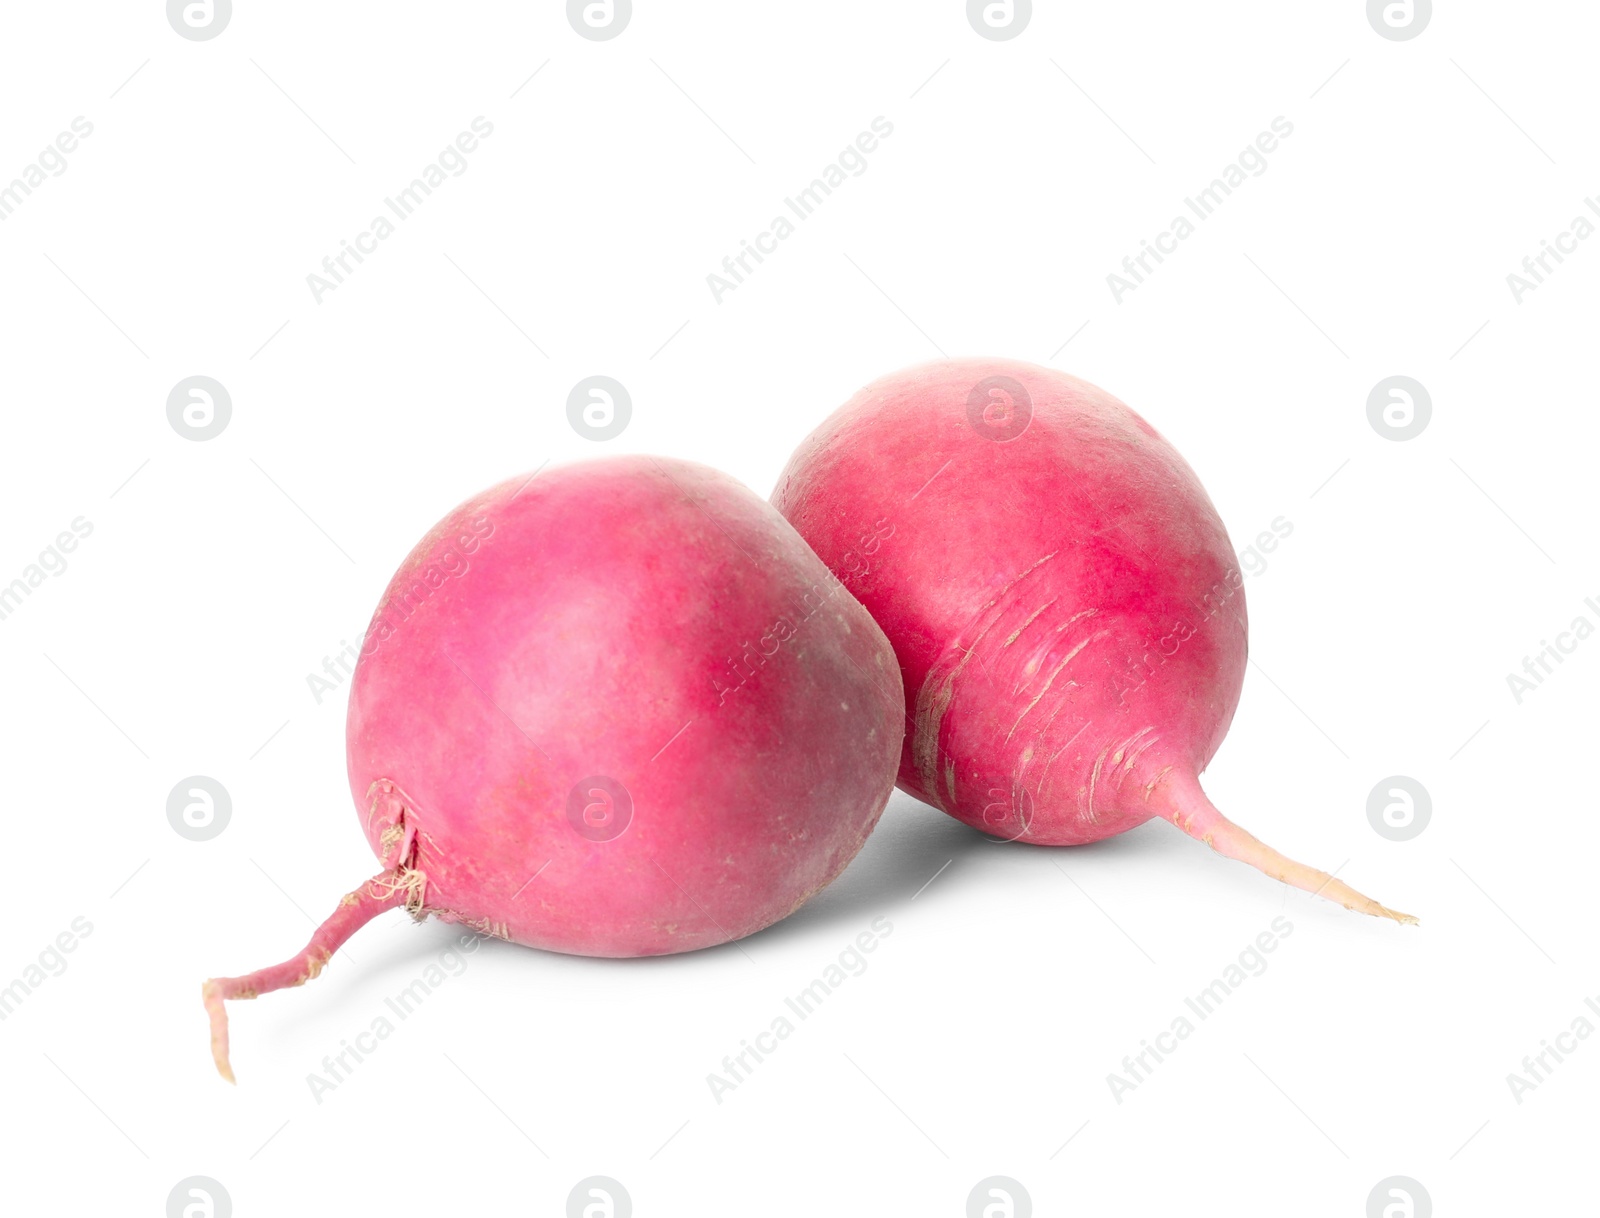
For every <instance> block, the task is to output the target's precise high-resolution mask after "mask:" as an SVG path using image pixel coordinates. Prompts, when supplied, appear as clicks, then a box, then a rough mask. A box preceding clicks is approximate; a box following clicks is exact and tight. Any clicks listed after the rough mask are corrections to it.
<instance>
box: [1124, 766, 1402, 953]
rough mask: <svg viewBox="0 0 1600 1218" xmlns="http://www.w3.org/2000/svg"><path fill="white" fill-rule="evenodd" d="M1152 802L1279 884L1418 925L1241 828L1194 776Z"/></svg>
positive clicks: (1176, 779)
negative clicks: (1287, 855)
mask: <svg viewBox="0 0 1600 1218" xmlns="http://www.w3.org/2000/svg"><path fill="white" fill-rule="evenodd" d="M1151 802H1152V803H1154V804H1158V805H1159V806H1160V807H1161V810H1162V815H1163V816H1165V817H1166V819H1168V820H1170V821H1171V822H1172V823H1173V824H1175V825H1177V826H1178V828H1180V829H1182V830H1183V831H1184V832H1185V833H1187V834H1188V835H1189V836H1190V837H1193V838H1196V839H1198V840H1199V841H1202V842H1204V843H1205V844H1206V845H1208V846H1210V847H1211V848H1212V849H1213V850H1215V851H1216V852H1217V853H1218V854H1220V855H1222V856H1223V857H1224V858H1230V859H1236V860H1238V861H1239V862H1241V863H1248V864H1249V865H1250V866H1252V867H1254V868H1255V869H1256V870H1257V871H1261V872H1265V873H1266V874H1267V875H1270V876H1271V877H1272V878H1273V879H1275V880H1280V881H1282V882H1283V883H1285V884H1288V885H1291V886H1292V887H1295V888H1299V889H1302V890H1304V891H1305V892H1309V893H1310V894H1311V895H1312V896H1317V897H1323V898H1325V899H1326V900H1329V901H1335V902H1337V903H1338V904H1340V905H1343V906H1344V907H1345V908H1346V909H1350V910H1354V911H1355V912H1356V913H1361V914H1367V915H1369V916H1370V917H1374V918H1390V919H1392V920H1393V921H1396V922H1401V923H1407V924H1410V925H1413V926H1414V925H1417V919H1416V918H1414V917H1412V916H1411V915H1410V914H1408V913H1400V912H1399V911H1398V910H1394V909H1390V908H1389V907H1388V906H1387V905H1381V904H1379V903H1378V902H1377V901H1374V900H1373V899H1372V898H1371V897H1369V896H1367V895H1365V894H1364V893H1360V892H1357V891H1356V890H1355V889H1354V888H1352V887H1350V885H1348V884H1346V883H1345V882H1344V881H1343V880H1340V879H1335V878H1334V877H1333V876H1331V875H1329V874H1328V873H1327V872H1326V871H1319V870H1317V868H1315V867H1309V866H1307V865H1306V864H1305V863H1297V862H1295V861H1294V860H1293V859H1291V858H1287V857H1285V856H1284V855H1282V854H1279V853H1278V852H1277V851H1276V850H1274V849H1273V848H1272V847H1271V846H1269V845H1267V844H1266V843H1265V842H1263V841H1262V840H1261V839H1260V838H1258V837H1256V836H1255V835H1254V834H1253V833H1251V832H1249V830H1247V829H1241V828H1240V827H1239V826H1238V825H1236V824H1234V823H1233V822H1232V821H1231V820H1229V819H1228V818H1227V817H1226V816H1224V815H1223V814H1222V813H1221V812H1219V811H1218V810H1217V807H1216V805H1215V804H1213V803H1212V802H1211V801H1210V800H1209V799H1207V798H1206V794H1205V792H1204V791H1202V790H1201V789H1200V784H1199V782H1198V780H1196V779H1195V778H1193V777H1189V776H1184V777H1181V778H1180V776H1179V774H1178V772H1177V771H1176V770H1175V771H1173V773H1172V775H1171V777H1170V779H1169V781H1167V782H1165V783H1163V784H1162V785H1161V787H1158V788H1157V790H1156V792H1155V795H1154V797H1153V798H1152V800H1151Z"/></svg>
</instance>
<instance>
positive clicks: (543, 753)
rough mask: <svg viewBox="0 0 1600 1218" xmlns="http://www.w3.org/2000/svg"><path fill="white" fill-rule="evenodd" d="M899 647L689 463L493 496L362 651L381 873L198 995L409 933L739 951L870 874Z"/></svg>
mask: <svg viewBox="0 0 1600 1218" xmlns="http://www.w3.org/2000/svg"><path fill="white" fill-rule="evenodd" d="M904 724H905V706H904V702H903V700H902V694H901V687H900V682H899V679H898V670H897V667H896V664H895V658H894V653H893V651H892V649H891V648H890V646H889V642H888V640H887V639H886V638H885V637H884V634H883V631H882V630H880V629H879V628H878V626H877V625H876V624H875V623H874V622H873V620H872V618H871V617H870V616H869V615H868V614H867V612H866V610H865V609H863V608H862V607H861V605H860V603H859V602H857V601H856V600H855V598H854V597H852V596H851V595H850V593H849V592H848V591H846V589H845V588H844V586H843V585H842V584H841V583H840V582H839V581H838V580H837V579H836V578H834V576H833V575H832V574H831V573H830V572H829V571H828V569H827V568H826V567H825V566H824V565H823V564H822V563H821V562H820V561H819V560H818V558H817V557H816V555H815V554H813V553H812V551H811V550H810V549H809V548H808V547H807V546H806V544H805V542H804V541H802V540H801V538H800V536H799V534H798V533H796V532H795V531H794V529H792V528H791V527H790V526H789V525H788V524H787V523H786V522H785V521H784V519H783V518H782V517H781V516H780V515H779V514H778V513H777V511H776V510H774V509H773V508H772V507H771V506H770V505H769V504H767V503H764V502H763V501H762V500H761V499H760V498H759V497H757V496H756V495H755V494H754V493H752V492H751V491H750V490H748V489H747V488H746V487H744V486H743V485H741V484H740V483H738V482H737V481H735V480H734V479H732V478H730V477H728V476H726V475H724V474H721V473H718V472H717V471H715V470H712V469H708V468H706V467H705V466H701V465H695V464H691V463H688V462H683V461H673V460H667V459H664V458H652V457H644V456H640V457H620V458H614V459H611V460H604V461H594V462H590V463H587V464H582V465H573V466H568V467H565V468H556V469H552V470H548V471H545V472H542V473H539V474H538V475H537V476H535V477H531V478H530V477H521V478H516V479H512V480H511V481H508V482H505V483H502V484H501V485H499V486H497V487H494V488H493V489H491V490H489V491H486V492H484V493H483V494H481V495H478V496H476V497H474V498H473V499H470V500H468V501H467V502H466V503H463V504H462V505H461V506H460V507H458V508H456V510H455V511H453V512H451V513H450V514H449V515H448V516H446V517H445V518H444V520H442V521H440V523H439V524H438V525H437V526H436V527H435V528H434V529H433V530H432V531H431V532H430V533H429V534H428V535H427V536H426V537H425V538H423V539H422V541H421V542H420V543H418V545H417V546H416V548H415V549H414V550H413V551H412V552H411V555H410V556H409V557H408V558H407V559H406V560H405V562H404V563H402V564H401V566H400V569H399V570H398V571H397V572H396V573H395V576H394V579H393V580H392V581H391V583H390V584H389V587H388V590H387V591H386V592H385V593H384V596H383V599H382V601H381V603H380V604H379V606H378V609H377V612H376V613H375V614H374V616H373V619H372V624H371V626H370V627H369V629H368V632H367V634H366V636H365V639H364V643H363V647H362V654H361V658H360V660H359V662H358V664H357V667H356V672H355V677H354V680H353V681H352V686H351V694H350V710H349V721H348V725H347V732H346V739H347V754H348V765H349V775H350V793H351V795H352V797H353V798H354V801H355V807H356V813H357V817H358V822H359V824H360V826H361V829H362V831H363V832H364V833H365V834H366V836H367V841H368V843H369V844H370V845H371V847H372V851H373V853H374V854H375V855H376V856H377V858H378V860H379V862H380V863H381V865H382V866H383V868H384V870H383V871H382V873H381V874H379V875H377V876H376V877H374V878H373V879H371V880H368V881H367V882H366V883H364V884H363V885H361V886H360V887H359V888H357V889H356V890H355V891H353V892H352V893H350V894H349V895H347V896H346V897H345V898H344V899H343V900H342V901H341V902H340V904H339V906H338V909H337V910H336V911H335V913H334V914H333V916H332V917H330V918H329V920H328V921H327V922H326V923H324V924H323V926H322V927H321V928H319V930H318V931H317V933H316V935H315V936H314V937H313V939H312V941H311V942H310V943H309V944H308V945H307V946H306V948H305V950H304V951H303V952H301V953H300V954H298V955H297V956H295V957H292V958H291V959H290V960H288V961H286V962H284V963H283V964H281V965H277V966H274V967H272V968H268V969H263V970H261V971H260V972H258V973H254V974H251V975H249V976H245V977H235V978H223V979H216V980H212V981H208V982H207V983H206V985H205V988H204V997H205V1004H206V1008H207V1010H208V1011H209V1012H210V1015H211V1025H212V1048H213V1055H214V1057H215V1060H216V1062H217V1067H218V1069H219V1070H220V1071H221V1072H222V1074H223V1076H224V1077H226V1078H229V1079H230V1080H231V1078H232V1073H231V1070H230V1068H229V1065H228V1041H227V1021H226V1015H225V1014H224V1007H223V1003H224V1000H226V999H229V998H253V997H256V996H258V995H259V994H262V993H266V992H268V991H270V990H274V989H281V988H283V987H285V986H291V985H299V984H302V983H303V982H305V981H307V980H309V979H310V978H311V977H314V976H316V975H317V973H318V972H319V971H320V970H321V968H322V966H323V964H325V963H326V962H327V960H328V958H329V956H330V955H331V953H332V952H333V951H334V950H336V949H337V948H338V946H339V945H340V944H341V943H342V942H344V940H345V939H346V938H348V937H349V935H350V934H352V933H353V932H354V931H355V930H357V929H359V928H360V927H361V926H362V925H364V924H365V923H366V922H367V921H368V920H369V919H370V918H372V917H373V916H375V915H376V914H378V913H381V912H383V911H384V910H387V909H390V908H393V907H395V906H403V907H404V908H406V909H407V910H409V911H410V912H411V913H412V914H413V915H414V916H416V917H418V918H419V919H420V918H423V917H426V916H428V915H430V914H431V915H433V916H435V917H438V918H440V919H442V920H444V921H448V922H455V923H459V924H461V925H463V926H466V927H470V928H473V929H475V930H477V931H479V932H481V933H483V934H487V935H493V936H495V937H498V938H501V939H507V940H510V941H511V942H514V943H522V944H526V945H528V946H531V947H541V948H546V949H548V950H551V951H559V952H570V953H575V954H581V955H589V956H655V955H663V954H666V953H670V952H683V951H692V950H694V949H696V948H703V947H711V946H714V945H716V944H719V943H727V942H729V941H730V940H734V939H739V938H742V937H743V936H745V935H749V934H753V933H754V932H756V931H758V930H761V929H762V928H763V927H766V926H769V925H771V924H772V923H773V922H776V921H778V920H779V919H780V918H783V917H785V916H787V915H788V914H790V913H793V912H794V911H795V910H796V909H798V908H799V907H800V906H801V905H802V904H804V903H805V901H806V900H807V899H808V898H810V897H811V896H812V895H813V894H814V893H816V892H817V891H818V890H819V889H821V888H822V887H823V886H824V885H826V884H827V883H828V882H829V881H831V880H832V879H833V878H834V877H835V876H837V875H838V874H839V873H840V872H841V871H842V870H843V869H844V867H845V864H847V863H848V862H849V861H850V860H851V859H852V858H853V857H855V854H856V852H857V851H858V850H859V849H860V848H861V845H862V843H863V842H864V841H865V840H866V838H867V835H868V833H870V832H871V830H872V827H873V826H874V825H875V824H876V823H877V820H878V817H879V814H880V813H881V812H882V811H883V808H884V805H885V804H886V803H887V801H888V798H889V794H890V792H891V791H892V790H893V788H894V776H895V768H896V766H897V764H898V761H899V755H900V745H901V740H902V738H903V735H904Z"/></svg>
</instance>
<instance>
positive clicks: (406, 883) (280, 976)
mask: <svg viewBox="0 0 1600 1218" xmlns="http://www.w3.org/2000/svg"><path fill="white" fill-rule="evenodd" d="M425 882H426V881H425V880H424V877H423V874H422V872H420V871H415V870H411V869H409V868H402V867H394V868H391V869H390V870H388V871H385V872H383V873H382V874H380V875H375V876H373V877H372V879H370V880H368V881H367V882H366V883H364V884H362V885H361V887H359V888H357V889H356V890H355V891H354V892H350V893H346V894H345V895H344V897H343V898H341V899H340V901H339V906H338V908H337V909H335V910H334V911H333V913H332V915H331V916H330V917H329V918H328V920H327V921H326V922H324V923H323V924H322V925H321V926H319V927H317V929H316V933H315V934H313V935H312V936H311V942H309V943H307V944H306V946H305V949H304V950H303V951H301V952H300V953H298V954H297V955H295V956H293V957H291V958H290V959H288V960H285V961H284V962H283V963H282V964H274V965H271V966H269V967H267V968H264V969H258V970H257V971H256V972H253V973H250V974H247V975H246V976H243V977H213V978H212V979H211V980H210V981H207V982H206V983H205V985H203V986H202V987H201V989H200V993H201V995H202V997H203V998H204V1000H205V1006H206V1014H207V1015H208V1016H209V1017H210V1019H211V1057H212V1060H213V1061H215V1062H216V1063H217V1073H219V1074H220V1075H222V1077H223V1078H225V1079H227V1080H228V1081H229V1082H230V1083H231V1082H233V1081H234V1077H233V1067H232V1066H231V1065H230V1064H229V1062H228V1012H227V1009H226V1008H225V1007H224V1006H223V1003H225V1002H227V1001H228V1000H230V999H240V998H259V997H260V996H261V995H262V994H270V993H271V992H272V991H273V990H283V989H288V988H290V987H291V986H296V985H304V984H305V983H306V982H308V981H310V980H311V979H312V978H313V977H315V976H316V975H317V974H318V973H320V972H322V968H323V965H325V964H327V963H328V960H329V958H330V957H332V955H333V953H334V952H336V951H338V950H339V948H340V947H342V946H343V945H344V943H345V940H347V939H349V938H350V936H351V935H353V934H355V933H356V931H358V930H360V929H361V928H362V927H363V926H365V925H366V924H367V923H368V922H370V921H372V919H373V918H375V917H377V916H378V915H379V914H381V913H382V912H383V911H384V910H386V909H394V908H396V907H397V906H399V907H403V908H405V909H407V910H409V911H411V913H412V914H413V915H417V914H419V913H421V910H422V893H423V888H424V885H425Z"/></svg>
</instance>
